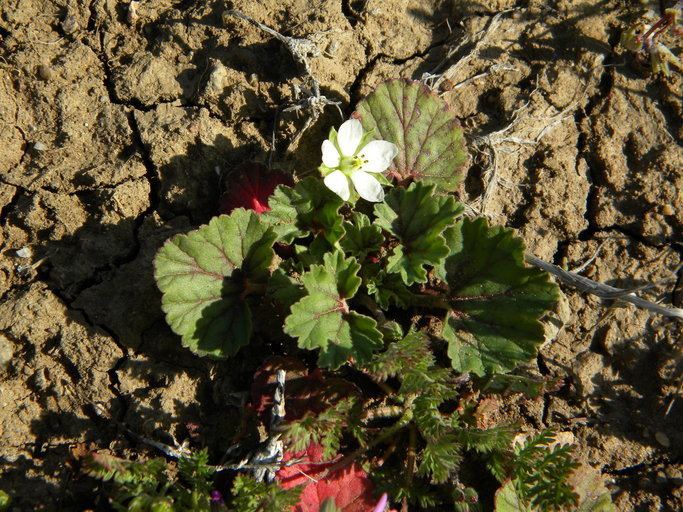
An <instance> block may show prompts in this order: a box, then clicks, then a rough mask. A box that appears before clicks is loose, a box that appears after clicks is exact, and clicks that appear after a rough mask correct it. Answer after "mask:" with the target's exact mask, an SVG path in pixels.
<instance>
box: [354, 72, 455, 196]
mask: <svg viewBox="0 0 683 512" xmlns="http://www.w3.org/2000/svg"><path fill="white" fill-rule="evenodd" d="M356 116H357V117H359V118H360V121H361V123H363V128H364V129H365V130H366V131H370V130H373V135H374V136H375V137H376V138H378V139H383V140H388V141H390V142H393V143H394V144H396V146H397V147H398V150H399V153H398V156H397V157H396V158H395V159H394V162H393V165H392V167H391V168H390V170H389V172H392V171H393V172H394V173H395V174H398V175H399V177H400V179H401V180H403V181H406V180H415V181H424V182H426V183H432V184H434V185H436V186H437V187H438V188H439V189H440V190H443V191H453V190H455V189H456V187H457V186H458V184H459V183H460V181H461V180H462V178H463V173H462V171H461V169H462V166H463V164H464V163H465V160H466V158H467V154H466V152H465V142H464V138H463V133H462V130H461V128H460V124H459V123H458V120H457V118H456V117H455V114H454V113H453V112H451V111H450V110H449V108H448V105H447V104H446V102H445V101H443V100H442V99H441V98H439V97H438V96H437V95H436V94H435V93H433V92H431V91H430V90H429V89H428V88H427V87H426V86H425V85H424V84H422V83H420V82H414V81H407V80H391V81H388V82H384V83H383V84H380V85H379V86H378V87H377V89H375V90H374V91H373V92H372V93H370V94H369V95H368V96H366V97H365V99H363V100H362V101H361V102H360V103H359V104H358V107H357V111H356Z"/></svg>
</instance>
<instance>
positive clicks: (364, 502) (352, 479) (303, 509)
mask: <svg viewBox="0 0 683 512" xmlns="http://www.w3.org/2000/svg"><path fill="white" fill-rule="evenodd" d="M322 453H323V449H322V446H320V445H319V444H311V445H309V447H308V449H306V450H304V451H301V452H296V453H285V456H284V462H287V461H289V460H292V459H303V461H302V462H301V463H300V464H295V465H292V466H285V467H283V468H282V469H281V470H280V471H278V472H277V479H278V481H279V482H280V485H281V486H282V487H283V488H284V489H291V488H292V487H296V486H298V485H305V487H304V490H303V491H302V493H301V498H300V501H299V503H298V504H297V505H296V506H295V507H294V508H293V509H292V512H318V511H319V510H320V507H321V505H322V503H323V502H324V501H325V500H326V499H329V498H332V499H333V500H334V502H335V505H336V506H337V507H338V508H339V509H341V510H342V511H344V512H370V511H371V510H373V508H374V507H375V505H376V504H377V500H378V498H377V497H375V496H374V493H373V489H374V487H373V485H372V481H371V480H370V478H369V477H368V475H367V473H365V471H363V469H362V468H361V467H360V466H359V465H357V464H355V463H354V464H351V465H349V466H347V467H345V468H343V469H340V470H338V471H335V472H333V473H330V474H329V475H327V476H326V477H325V478H321V477H322V476H323V475H324V473H325V471H326V470H327V469H328V468H329V467H330V466H332V465H333V464H335V462H337V461H338V459H335V460H332V461H329V462H326V463H321V462H322V460H323V456H322Z"/></svg>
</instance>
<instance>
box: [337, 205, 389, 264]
mask: <svg viewBox="0 0 683 512" xmlns="http://www.w3.org/2000/svg"><path fill="white" fill-rule="evenodd" d="M344 228H345V229H346V235H345V236H344V238H343V239H342V240H341V247H342V249H344V251H345V252H347V253H349V254H351V255H352V256H355V257H356V258H358V259H359V260H360V261H362V260H364V259H365V257H366V256H367V255H368V253H372V252H376V251H379V249H380V247H381V246H382V243H383V242H384V237H383V236H382V230H381V229H380V228H379V227H378V226H375V225H374V224H372V223H371V222H370V218H369V217H368V216H367V215H365V214H363V213H358V212H354V213H353V215H352V217H351V222H345V223H344Z"/></svg>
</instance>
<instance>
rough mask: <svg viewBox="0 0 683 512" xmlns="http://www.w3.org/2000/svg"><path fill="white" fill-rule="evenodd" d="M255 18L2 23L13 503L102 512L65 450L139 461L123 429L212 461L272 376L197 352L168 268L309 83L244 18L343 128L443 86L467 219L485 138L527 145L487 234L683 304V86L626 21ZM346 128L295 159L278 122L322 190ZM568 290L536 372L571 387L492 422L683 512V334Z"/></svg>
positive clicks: (85, 5) (317, 133) (542, 13)
mask: <svg viewBox="0 0 683 512" xmlns="http://www.w3.org/2000/svg"><path fill="white" fill-rule="evenodd" d="M665 3H666V2H665ZM262 4H263V5H260V3H258V2H252V1H246V0H234V1H231V2H223V1H214V0H206V1H202V2H193V1H192V0H189V1H188V0H180V1H178V0H160V1H155V2H144V3H140V5H139V7H138V11H137V14H138V16H137V18H136V19H129V16H128V12H127V9H126V5H125V4H124V3H121V2H117V1H115V0H92V1H90V2H87V1H85V0H7V1H6V2H3V3H2V5H0V13H1V14H0V124H1V126H0V220H1V230H0V297H1V298H0V488H2V489H4V490H6V491H9V492H10V493H11V494H12V495H13V497H14V500H15V501H14V504H15V509H16V510H83V509H84V508H87V507H94V506H96V504H97V501H96V500H97V495H96V494H95V493H93V482H92V480H89V479H87V478H81V477H79V476H78V475H77V473H75V472H74V471H73V469H72V468H71V467H70V465H69V464H68V462H67V461H68V458H69V452H70V449H71V447H73V446H74V445H76V444H78V443H87V444H88V445H89V446H93V447H98V448H108V449H110V450H112V451H113V452H114V453H116V454H119V455H124V456H130V455H134V454H136V453H137V454H139V453H141V452H144V451H145V450H144V448H142V447H141V446H139V445H136V444H134V443H132V441H131V440H129V439H127V438H126V437H125V435H124V432H123V431H122V428H121V426H120V425H121V424H126V425H128V426H129V427H130V428H131V429H132V430H134V431H135V432H138V433H140V434H142V435H146V436H150V437H154V438H156V439H160V440H165V438H164V437H163V433H164V432H166V433H170V434H172V435H174V436H175V437H176V438H177V439H178V440H181V441H182V440H183V439H185V438H187V437H188V436H190V435H191V434H193V433H194V430H193V428H192V426H191V425H192V424H199V425H200V426H201V432H202V433H203V434H202V435H204V436H205V438H204V440H203V442H206V443H208V444H209V445H210V446H213V447H214V448H215V449H219V448H220V447H223V449H224V448H225V446H227V444H226V443H227V442H228V439H229V438H230V435H231V434H232V432H233V430H234V429H235V428H236V427H235V426H234V425H233V421H232V420H231V418H234V417H235V414H236V407H237V406H236V402H235V397H234V396H233V395H232V394H231V393H232V392H233V391H235V390H241V389H245V387H246V385H247V383H248V380H249V378H250V377H249V372H250V371H251V370H253V367H248V365H246V366H245V367H237V368H235V367H234V365H233V366H232V367H229V368H226V365H222V364H220V363H216V362H212V361H205V360H201V359H198V358H196V357H194V356H192V355H191V354H190V353H189V352H187V351H185V350H183V349H182V348H181V347H180V343H179V340H178V339H177V338H176V337H175V336H174V335H173V334H172V333H171V332H170V331H169V329H168V328H167V326H166V324H165V322H164V319H163V317H162V313H161V309H160V304H159V302H160V300H159V293H158V292H157V290H156V287H155V285H154V281H153V276H152V268H151V260H152V258H153V255H154V253H155V251H156V250H157V249H158V247H159V246H160V244H161V243H162V242H163V241H164V240H165V239H166V238H167V237H168V236H170V235H171V234H173V233H176V232H179V231H184V230H187V229H189V228H190V227H192V226H196V225H198V224H201V223H203V222H206V221H207V220H208V219H209V218H210V216H211V215H212V214H213V213H214V212H215V211H216V208H217V204H218V197H219V193H220V190H221V188H222V187H224V186H229V182H230V179H229V175H230V171H231V169H233V168H234V167H236V166H237V165H238V164H239V163H240V162H243V161H245V160H248V159H254V160H259V161H266V160H267V158H268V156H269V155H268V152H269V148H270V138H271V133H272V129H273V123H274V121H275V119H276V112H277V110H278V109H279V108H282V107H285V106H287V105H289V104H291V103H292V102H294V101H295V100H296V98H297V96H296V95H297V87H303V86H305V85H306V84H307V79H306V77H304V76H301V75H300V74H299V73H298V72H297V71H296V70H297V67H296V66H295V63H294V61H293V60H292V58H291V56H290V55H288V54H287V53H286V51H285V49H284V48H283V47H282V46H281V45H280V43H278V42H277V41H275V40H273V39H272V38H270V37H269V36H268V35H266V34H264V33H263V32H261V31H259V30H258V29H257V28H255V27H253V26H252V25H250V24H248V23H245V22H243V21H241V20H238V19H233V18H229V19H224V16H223V14H224V12H225V10H227V9H229V8H234V9H239V10H241V11H242V12H244V13H245V14H247V15H249V16H251V17H253V18H254V19H256V20H259V21H261V22H263V23H265V24H267V25H269V26H271V27H273V28H274V29H276V30H278V31H280V32H282V33H284V34H286V35H292V36H296V37H304V36H308V37H309V38H310V39H311V40H313V41H315V42H316V44H317V45H318V47H319V48H320V50H321V52H322V53H321V55H320V56H318V57H315V58H313V59H312V60H311V68H312V72H313V74H314V75H315V77H316V78H317V79H318V80H319V82H320V84H321V88H322V92H323V94H325V95H326V96H327V97H328V98H330V99H333V100H341V101H342V102H343V105H344V108H345V113H346V114H349V113H350V111H351V109H352V105H354V104H355V102H356V101H358V100H359V99H360V98H361V97H362V96H363V95H365V94H367V93H368V92H369V91H371V90H372V88H373V87H374V86H375V85H377V84H378V83H380V82H381V81H382V80H384V79H388V78H392V77H397V76H402V77H408V78H420V77H421V76H422V75H423V73H425V72H431V71H433V70H435V69H437V68H438V66H439V65H440V66H441V67H440V68H438V69H439V71H447V76H448V77H449V81H448V82H443V83H442V84H441V88H440V93H441V94H442V96H443V97H444V99H445V100H446V101H447V102H448V103H449V104H450V105H451V106H452V108H453V109H454V110H455V111H456V112H457V113H458V115H459V117H460V119H461V121H462V123H463V125H464V127H465V130H466V134H467V137H468V139H469V141H470V148H471V159H470V161H469V162H468V164H467V173H468V178H467V180H466V182H465V183H464V184H463V186H462V189H461V190H460V192H459V196H460V198H461V199H462V200H464V201H466V202H468V203H469V204H471V205H472V206H473V207H475V208H481V207H482V202H481V195H482V192H483V191H484V188H485V183H486V182H487V180H488V178H489V176H490V169H491V167H490V164H491V160H490V158H489V157H490V148H487V146H485V145H481V144H476V143H477V141H479V142H480V141H481V139H480V137H483V136H486V135H487V134H491V133H492V132H496V131H499V130H502V129H504V128H506V127H509V128H508V130H506V131H505V132H504V133H503V136H502V137H501V138H503V139H506V140H504V141H503V142H501V145H499V146H498V147H497V150H496V152H495V153H496V164H497V165H496V168H497V172H496V179H497V183H498V186H497V187H496V188H495V189H493V190H492V194H491V195H490V197H489V199H488V200H487V201H486V203H485V204H484V205H483V207H484V208H485V213H486V214H487V215H489V216H490V217H491V218H492V219H493V221H494V222H497V223H503V224H507V225H509V226H512V227H514V228H516V229H518V230H519V232H520V234H521V235H522V236H523V237H524V238H525V240H526V243H527V246H528V249H529V250H530V251H531V252H533V253H534V254H536V255H537V256H539V257H542V258H544V259H546V260H549V261H554V262H555V263H557V264H562V265H566V266H567V267H568V268H570V269H572V268H576V267H579V266H581V265H582V264H583V263H584V262H586V261H587V260H589V258H591V256H593V255H594V254H596V250H597V251H598V252H597V256H596V257H595V259H594V260H593V261H592V262H590V263H589V264H588V265H587V266H586V268H585V270H583V273H584V275H586V276H587V277H590V278H592V279H596V280H599V281H602V282H606V283H610V284H614V285H616V286H620V287H634V286H640V285H643V284H647V283H657V286H656V287H654V288H652V289H650V290H648V291H647V292H646V293H645V294H646V296H647V297H648V298H650V299H651V300H664V301H667V302H673V303H674V304H675V305H677V306H679V307H680V306H681V302H682V301H683V290H681V276H680V273H679V275H676V272H677V271H678V269H679V267H680V264H681V254H682V252H683V250H682V245H681V244H682V243H683V239H682V230H681V227H682V226H683V149H682V147H681V140H682V139H683V126H682V124H681V118H682V117H681V115H682V108H683V107H682V101H681V95H680V91H681V87H682V85H683V81H682V80H681V75H680V74H679V75H675V76H672V77H670V78H668V79H661V78H655V77H652V76H650V75H649V74H648V73H647V70H646V69H644V68H642V67H641V66H639V65H638V63H636V62H635V61H633V59H629V58H628V56H627V55H624V54H623V53H622V52H621V51H620V50H619V49H618V48H616V42H617V41H618V38H619V31H620V28H622V27H623V26H624V23H625V21H627V20H629V19H632V17H633V16H634V15H635V14H636V12H637V11H634V10H633V8H632V7H631V6H630V5H629V4H630V3H629V2H623V1H615V0H602V1H599V2H584V1H581V0H556V1H551V2H545V1H539V0H529V1H528V2H525V1H522V2H515V1H513V0H495V1H488V2H483V1H482V2H479V1H460V0H450V1H412V0H384V1H382V2H380V1H374V0H370V1H368V2H354V1H351V2H349V1H348V0H345V1H332V0H330V1H328V0H324V1H319V2H309V1H304V0H282V1H277V2H276V1H271V2H263V3H262ZM501 11H505V12H504V13H503V14H502V15H500V16H499V17H498V18H497V20H496V21H497V22H496V24H495V26H493V27H492V26H491V22H492V20H493V16H494V15H495V14H496V13H499V12H501ZM679 50H680V48H679ZM446 58H447V59H446ZM444 59H446V60H444ZM479 75H482V76H479ZM472 77H474V78H473V79H471V80H469V79H470V78H472ZM515 119H516V121H515V122H513V123H512V125H511V121H513V120H515ZM339 121H340V120H339V115H338V113H336V112H335V111H334V109H332V108H330V109H329V110H328V111H326V113H325V114H324V115H323V116H321V118H320V119H319V120H318V121H317V122H316V123H315V124H314V125H313V127H312V128H311V129H310V130H309V131H308V132H307V133H306V135H305V136H304V137H302V139H301V142H300V143H299V147H298V148H293V147H290V148H289V150H288V151H284V150H283V148H285V147H286V142H287V141H288V140H291V139H292V138H293V137H294V136H295V134H296V133H297V130H299V129H300V128H301V127H302V126H303V124H304V122H305V118H304V117H303V116H301V115H299V114H297V113H296V112H294V113H287V114H282V115H280V116H279V117H278V129H277V137H276V147H277V149H278V151H277V152H276V154H275V161H276V162H277V163H278V165H279V166H280V167H283V168H285V169H287V170H290V171H292V172H294V173H298V174H304V173H305V172H307V171H308V170H310V169H314V168H315V166H316V165H317V159H318V158H319V154H318V152H319V142H320V140H322V138H323V136H324V134H326V132H327V130H328V128H329V126H331V125H332V124H339ZM520 141H523V142H521V143H520ZM294 150H296V151H294ZM24 248H28V249H24ZM565 292H566V301H565V302H564V304H563V308H562V311H561V315H562V318H563V320H564V322H565V326H564V328H563V329H562V330H561V332H560V334H559V336H558V337H557V339H556V340H555V341H554V342H552V343H550V344H548V345H547V346H545V347H544V348H543V350H542V352H541V355H540V356H539V358H538V364H537V367H534V368H532V369H531V370H532V371H534V372H536V373H537V374H542V375H548V376H552V377H557V378H561V379H562V382H563V386H562V387H561V389H560V390H559V391H557V392H555V393H552V394H548V395H546V396H545V397H542V398H540V399H537V400H530V399H525V398H522V397H520V396H511V397H507V398H505V399H504V400H503V401H501V402H500V403H499V404H498V408H497V409H496V410H495V412H494V415H495V418H492V419H491V420H492V421H503V420H505V421H507V420H513V421H517V422H519V423H520V424H521V427H522V429H523V430H531V429H539V428H542V427H546V426H547V427H550V428H553V429H555V430H557V431H561V432H568V433H571V434H572V435H573V436H574V438H575V440H576V444H577V453H578V454H579V456H580V458H581V459H582V460H584V461H585V462H587V463H589V464H590V465H592V466H593V467H595V468H597V469H599V470H600V471H601V472H602V473H603V474H604V475H605V477H606V478H607V480H608V483H609V487H610V489H611V490H612V491H613V495H614V500H615V502H616V506H617V509H618V510H620V511H627V510H682V509H683V501H682V500H683V490H682V485H683V467H682V466H681V448H682V447H683V444H682V443H683V429H681V425H682V424H683V423H682V420H683V400H681V399H680V398H677V397H678V396H679V395H680V386H681V364H682V361H683V358H682V354H681V347H680V341H681V323H675V322H672V321H668V320H666V319H663V318H660V317H657V316H653V315H650V314H648V313H647V312H644V311H639V310H636V309H634V308H633V307H631V306H625V305H620V304H606V303H601V302H600V301H598V300H597V299H595V298H593V297H588V296H582V295H578V294H576V293H573V292H572V291H571V290H565ZM97 410H101V411H105V414H98V413H97V412H96V411H97ZM188 424H189V425H190V426H189V427H188ZM193 435H194V434H193Z"/></svg>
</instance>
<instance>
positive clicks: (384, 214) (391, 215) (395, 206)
mask: <svg viewBox="0 0 683 512" xmlns="http://www.w3.org/2000/svg"><path fill="white" fill-rule="evenodd" d="M462 212H463V207H462V205H460V204H458V203H456V202H455V200H454V199H453V198H452V197H449V196H442V195H435V194H434V186H433V185H424V184H422V183H412V184H411V185H410V187H408V188H407V189H403V188H395V189H393V190H392V191H391V192H389V194H388V195H387V197H386V199H385V202H384V203H378V204H376V205H375V215H376V216H377V220H376V223H377V225H378V226H380V227H381V228H382V229H384V230H386V231H387V232H389V233H391V234H392V235H394V236H395V237H396V238H397V239H398V241H399V245H398V246H396V247H395V248H394V251H393V253H392V254H391V256H389V260H388V263H387V271H388V272H394V273H398V274H400V275H401V278H402V279H403V282H404V283H405V284H407V285H411V284H413V283H425V282H426V281H427V270H426V269H425V265H432V266H437V265H439V264H441V262H442V261H443V259H444V258H445V257H446V256H447V255H448V252H449V251H448V245H446V239H445V238H444V237H443V236H442V233H443V231H444V230H445V229H446V227H448V226H449V225H451V224H453V223H454V222H455V221H456V217H457V216H459V215H460V214H461V213H462Z"/></svg>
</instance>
